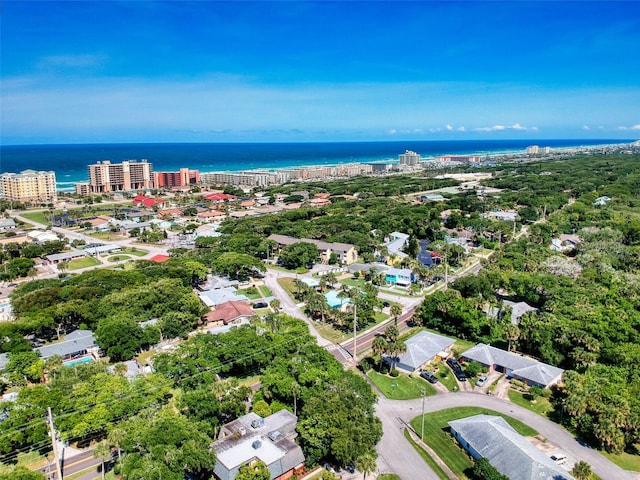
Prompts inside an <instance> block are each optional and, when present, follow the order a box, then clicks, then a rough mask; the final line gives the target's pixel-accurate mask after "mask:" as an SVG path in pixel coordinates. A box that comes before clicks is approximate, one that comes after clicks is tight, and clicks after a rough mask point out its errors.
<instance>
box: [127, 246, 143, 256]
mask: <svg viewBox="0 0 640 480" xmlns="http://www.w3.org/2000/svg"><path fill="white" fill-rule="evenodd" d="M122 253H126V254H128V255H133V256H134V257H144V256H145V255H146V254H147V253H149V251H148V250H144V249H142V248H137V247H125V248H123V249H122Z"/></svg>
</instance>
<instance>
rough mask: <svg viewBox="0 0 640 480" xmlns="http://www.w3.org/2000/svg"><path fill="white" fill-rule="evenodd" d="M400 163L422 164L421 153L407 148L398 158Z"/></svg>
mask: <svg viewBox="0 0 640 480" xmlns="http://www.w3.org/2000/svg"><path fill="white" fill-rule="evenodd" d="M398 160H399V163H400V165H420V155H419V154H417V153H416V152H412V151H411V150H407V151H406V152H404V153H403V154H401V155H400V156H399V158H398Z"/></svg>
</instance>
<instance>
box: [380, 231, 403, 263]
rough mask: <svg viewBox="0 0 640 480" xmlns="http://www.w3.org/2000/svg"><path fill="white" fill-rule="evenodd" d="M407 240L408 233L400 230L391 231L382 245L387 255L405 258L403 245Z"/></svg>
mask: <svg viewBox="0 0 640 480" xmlns="http://www.w3.org/2000/svg"><path fill="white" fill-rule="evenodd" d="M408 241H409V235H408V234H406V233H401V232H392V233H390V234H389V236H388V237H387V238H386V239H385V243H384V245H385V246H386V247H387V252H388V253H389V255H393V256H396V257H399V258H406V257H407V254H406V253H404V252H403V249H404V247H405V246H406V245H407V242H408Z"/></svg>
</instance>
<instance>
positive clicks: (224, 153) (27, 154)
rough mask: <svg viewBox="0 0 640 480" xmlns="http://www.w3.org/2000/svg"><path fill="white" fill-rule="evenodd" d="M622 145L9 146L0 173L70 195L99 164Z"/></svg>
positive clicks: (321, 160)
mask: <svg viewBox="0 0 640 480" xmlns="http://www.w3.org/2000/svg"><path fill="white" fill-rule="evenodd" d="M615 143H625V141H624V140H466V141H459V140H458V141H447V140H443V141H399V142H340V143H136V144H84V145H10V146H1V147H0V172H20V171H22V170H26V169H32V170H53V171H55V172H56V181H57V183H58V189H59V190H62V191H70V190H73V184H74V183H77V182H83V181H87V180H88V177H89V174H88V169H87V166H88V165H89V164H92V163H96V162H97V161H102V160H110V161H111V162H112V163H120V162H122V161H123V160H142V159H147V160H148V161H149V162H151V163H152V165H153V170H154V171H177V170H178V169H179V168H182V167H188V168H190V169H192V170H200V171H201V172H213V171H239V170H250V169H257V168H267V169H275V168H286V167H294V166H310V165H336V164H341V163H353V162H372V161H389V160H392V161H397V159H398V155H400V154H401V153H404V152H405V150H413V151H415V152H417V153H419V154H420V155H421V156H422V157H423V158H430V157H434V156H436V155H443V154H489V153H501V152H523V151H524V150H525V149H526V147H527V146H529V145H539V146H540V147H546V146H549V147H551V148H568V147H577V146H590V145H605V144H615Z"/></svg>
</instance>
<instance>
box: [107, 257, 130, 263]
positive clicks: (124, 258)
mask: <svg viewBox="0 0 640 480" xmlns="http://www.w3.org/2000/svg"><path fill="white" fill-rule="evenodd" d="M129 259H131V256H130V255H112V256H110V257H109V258H107V260H108V261H110V262H119V261H121V260H129Z"/></svg>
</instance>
